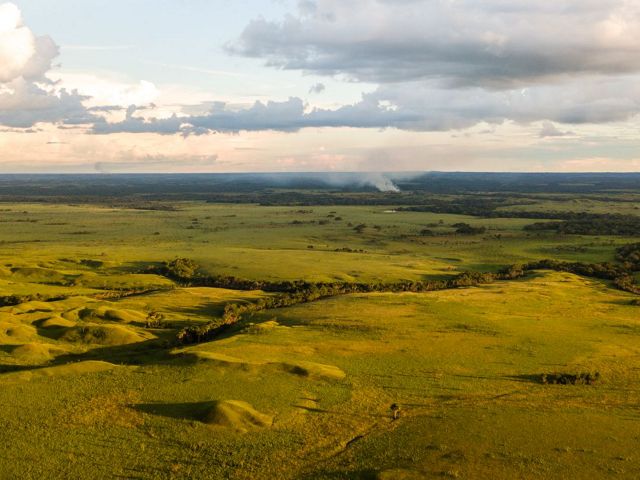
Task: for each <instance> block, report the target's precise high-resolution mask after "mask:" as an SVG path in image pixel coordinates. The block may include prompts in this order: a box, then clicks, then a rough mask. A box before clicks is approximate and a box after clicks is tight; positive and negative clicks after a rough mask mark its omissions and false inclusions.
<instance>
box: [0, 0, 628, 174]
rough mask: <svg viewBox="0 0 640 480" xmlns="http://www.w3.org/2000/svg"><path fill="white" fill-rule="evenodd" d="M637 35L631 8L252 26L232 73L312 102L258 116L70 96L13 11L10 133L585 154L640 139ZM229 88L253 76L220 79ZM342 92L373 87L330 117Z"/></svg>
mask: <svg viewBox="0 0 640 480" xmlns="http://www.w3.org/2000/svg"><path fill="white" fill-rule="evenodd" d="M267 3H268V2H267ZM638 32H640V4H639V3H638V2H634V1H631V0H557V1H554V2H530V1H525V0H485V1H480V0H393V1H392V0H353V1H350V2H344V1H339V0H301V1H298V2H297V3H296V5H295V7H292V10H291V11H290V12H289V13H287V14H285V15H283V16H282V17H281V18H269V19H268V18H265V17H262V16H259V15H256V16H254V18H251V16H249V17H247V19H246V23H245V26H244V27H243V28H242V29H240V30H239V31H238V32H237V34H236V36H235V38H230V39H228V40H227V41H226V43H225V44H224V45H218V46H217V47H219V49H221V51H222V52H224V55H226V56H227V58H228V59H229V60H228V61H229V62H230V63H233V62H234V61H236V59H237V61H239V62H254V63H255V65H258V67H256V68H260V67H259V65H263V67H261V68H263V69H264V71H265V72H274V73H273V75H275V74H276V72H282V75H290V77H286V78H291V79H298V80H297V81H300V80H299V79H308V81H307V83H305V84H304V88H303V89H302V88H301V89H300V90H301V91H303V92H304V93H302V94H297V95H293V96H292V95H285V96H284V98H283V96H282V95H281V94H279V92H278V91H277V89H272V93H271V96H270V97H267V98H265V97H264V95H263V96H262V98H260V99H256V100H253V101H247V99H242V100H240V99H238V100H235V99H233V98H232V99H229V98H224V99H216V98H215V92H210V94H209V95H207V96H206V98H204V96H203V98H202V99H201V101H198V99H197V98H196V100H195V101H194V98H188V99H187V98H186V96H185V98H184V100H183V101H181V100H180V95H176V97H177V98H172V99H171V101H170V102H169V101H165V102H162V101H160V102H157V101H156V100H155V98H156V97H157V96H159V95H161V93H162V91H161V90H162V89H161V88H157V87H156V86H155V85H154V83H151V82H149V81H147V79H144V78H137V79H134V82H135V83H137V84H138V85H140V87H136V86H135V83H134V86H133V87H126V88H125V87H123V88H124V90H123V91H126V92H125V93H123V94H122V95H113V94H112V93H113V92H109V89H110V88H112V89H115V90H117V89H118V88H120V87H117V86H115V85H114V86H113V87H109V85H107V86H106V87H104V88H103V91H105V92H106V93H111V94H110V95H107V94H105V95H102V96H101V95H100V93H101V92H99V91H97V90H96V89H95V88H94V89H93V90H92V89H91V88H89V85H88V83H87V86H86V87H85V85H84V84H82V83H80V84H79V88H72V87H75V86H76V85H70V82H69V79H70V78H71V77H70V76H67V77H66V80H67V81H66V82H65V77H64V76H62V77H61V78H57V77H56V74H57V73H56V72H57V68H56V66H55V65H54V61H55V60H56V58H57V57H58V56H59V54H60V48H59V46H58V45H57V44H56V43H55V41H54V39H52V38H50V37H49V36H48V35H42V36H37V35H35V34H34V33H33V32H32V30H31V29H30V28H29V27H28V26H25V24H24V21H23V18H22V15H21V12H20V9H19V8H18V7H17V6H16V5H14V4H12V3H5V4H0V125H1V126H3V127H5V128H6V129H7V131H10V132H11V133H12V134H17V133H30V132H35V131H38V130H47V129H51V128H55V129H58V130H60V131H64V130H73V132H74V135H83V136H87V137H92V136H118V135H120V136H121V135H123V134H138V135H144V136H146V137H148V136H149V135H159V136H162V137H172V138H175V140H174V141H175V142H179V141H184V140H181V139H184V138H188V137H192V136H194V137H208V136H211V135H212V134H216V133H218V134H233V135H237V134H241V135H242V134H243V133H247V132H249V133H250V132H256V133H259V132H284V133H287V134H295V132H301V131H302V130H305V129H327V130H331V129H344V128H349V129H360V130H364V131H368V132H369V133H368V135H371V136H373V135H378V134H380V130H387V129H394V130H400V131H404V132H414V133H415V135H419V134H422V132H453V133H454V134H455V135H459V134H460V133H464V132H465V131H467V130H469V129H473V128H481V129H483V131H487V130H488V129H489V130H490V129H492V128H497V127H500V126H504V125H515V126H519V127H518V128H522V129H527V128H529V129H530V128H536V129H537V132H538V135H537V138H538V139H539V140H541V141H542V140H549V139H556V140H559V139H560V138H564V137H570V138H575V137H576V136H577V135H579V134H577V133H576V131H575V128H574V127H579V126H584V127H585V128H589V129H590V131H591V133H590V137H591V140H590V141H593V137H594V135H593V131H594V129H595V130H597V129H598V128H599V127H598V126H602V128H603V129H608V130H606V132H607V135H609V136H610V129H611V128H618V126H619V125H622V127H620V128H622V130H624V131H625V132H626V131H628V130H630V129H634V128H636V127H637V123H638V122H637V120H638V115H639V114H640V42H638ZM199 70H200V72H199V73H202V72H203V71H204V70H203V69H199ZM193 71H194V75H195V74H196V72H198V69H195V68H194V69H193ZM212 72H213V73H212V74H214V75H215V71H213V70H212ZM287 72H290V73H287ZM208 73H210V72H208ZM229 74H231V75H234V74H237V75H243V74H244V73H242V72H238V73H234V72H231V73H228V72H221V73H220V75H229ZM265 75H268V73H265ZM293 75H296V76H295V77H294V76H293ZM74 78H78V76H77V75H76V77H74ZM254 81H255V83H256V84H258V83H259V82H260V81H261V79H260V75H256V76H255V80H254ZM71 83H72V82H71ZM85 83H86V82H85ZM94 83H95V82H94ZM156 83H158V82H157V81H156ZM341 85H345V88H347V87H349V88H352V89H353V88H354V86H356V87H357V86H358V85H361V92H362V93H361V95H360V98H359V99H354V100H353V101H350V102H349V101H348V102H344V101H335V100H333V101H332V100H331V99H330V97H331V95H332V90H333V91H338V90H340V89H341ZM173 87H174V90H178V89H177V88H175V87H176V86H175V85H174V86H173ZM127 89H128V90H127ZM143 90H144V93H145V95H143V94H142V91H143ZM185 90H188V88H187V87H185ZM138 92H140V94H139V95H136V94H137V93H138ZM159 92H160V93H159ZM149 93H151V94H152V95H151V96H150V95H149ZM201 96H202V95H201ZM114 98H115V102H116V103H114V101H113V99H114ZM336 98H339V97H336ZM149 99H152V102H150V101H149ZM137 100H139V101H141V102H143V103H138V102H137ZM558 124H560V125H558ZM611 125H614V127H611ZM509 128H511V127H509ZM604 131H605V130H603V132H604ZM0 135H2V133H0ZM595 136H597V133H596V135H595ZM421 138H424V137H421ZM573 148H576V145H574V146H573ZM129 153H130V152H129ZM129 153H128V154H127V155H129ZM191 153H192V152H185V154H189V155H191V156H193V155H192V154H191ZM342 154H343V155H346V154H345V153H344V152H343V153H342ZM140 155H141V156H142V157H144V158H151V157H153V156H154V155H157V153H149V154H147V153H145V154H142V153H140ZM215 155H218V153H215ZM116 163H117V162H116ZM155 164H156V165H157V164H158V162H155Z"/></svg>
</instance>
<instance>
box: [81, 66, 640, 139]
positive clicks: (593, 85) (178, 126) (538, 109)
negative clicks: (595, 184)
mask: <svg viewBox="0 0 640 480" xmlns="http://www.w3.org/2000/svg"><path fill="white" fill-rule="evenodd" d="M135 112H136V108H135V107H130V108H129V110H128V111H127V115H126V118H125V119H124V120H123V121H121V122H116V123H108V122H106V121H104V120H103V121H101V122H96V123H95V124H94V127H93V133H96V134H109V133H119V132H129V133H159V134H166V135H172V134H181V135H184V136H188V135H200V134H209V133H213V132H219V133H238V132H241V131H260V130H273V131H280V132H296V131H298V130H300V129H303V128H323V127H336V128H340V127H352V128H378V129H385V128H397V129H402V130H414V131H446V130H456V129H464V128H468V127H471V126H473V125H476V124H478V123H480V122H488V123H494V124H499V123H502V122H505V121H515V122H518V123H523V124H527V123H532V122H536V121H540V120H545V121H552V122H558V123H564V124H585V123H607V122H614V121H623V120H628V119H629V118H631V117H633V116H634V115H637V114H638V112H640V76H625V77H615V78H601V77H588V78H582V79H580V80H579V81H578V80H576V81H575V82H569V83H563V84H552V85H534V86H532V87H529V88H522V89H511V90H490V89H489V90H488V89H483V88H480V87H473V88H465V89H449V88H442V87H438V86H437V85H432V84H429V83H424V82H417V81H414V82H404V83H401V84H398V83H396V84H384V85H382V86H380V87H379V88H378V89H376V90H375V91H374V92H372V93H368V94H365V95H363V96H362V99H361V100H360V101H359V102H356V103H354V104H352V105H344V106H342V107H340V108H337V109H333V110H331V109H320V108H308V107H307V106H306V105H305V103H304V101H303V100H302V99H300V98H297V97H294V98H289V99H288V100H285V101H282V102H274V101H270V102H266V103H263V102H256V103H254V104H253V105H252V106H249V107H247V108H244V109H230V108H228V107H227V106H226V105H225V104H223V103H217V104H215V105H214V107H213V108H212V109H211V110H210V111H209V113H207V114H205V115H192V116H178V115H173V116H171V117H169V118H162V119H158V118H144V117H142V116H136V115H135Z"/></svg>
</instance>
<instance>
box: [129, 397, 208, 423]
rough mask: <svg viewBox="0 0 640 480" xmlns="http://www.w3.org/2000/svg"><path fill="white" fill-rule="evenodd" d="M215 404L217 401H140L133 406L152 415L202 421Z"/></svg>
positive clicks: (132, 406)
mask: <svg viewBox="0 0 640 480" xmlns="http://www.w3.org/2000/svg"><path fill="white" fill-rule="evenodd" d="M215 404H216V402H186V403H140V404H137V405H131V408H133V409H134V410H137V411H139V412H142V413H148V414H150V415H157V416H160V417H166V418H172V419H177V420H192V421H198V422H201V421H203V420H204V418H205V417H206V416H207V414H208V413H209V412H210V411H211V409H212V408H213V407H214V406H215Z"/></svg>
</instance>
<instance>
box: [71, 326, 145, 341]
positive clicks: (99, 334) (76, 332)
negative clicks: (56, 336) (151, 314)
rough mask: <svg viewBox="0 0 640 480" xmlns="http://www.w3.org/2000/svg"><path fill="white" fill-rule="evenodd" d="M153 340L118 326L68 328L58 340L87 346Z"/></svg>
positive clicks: (143, 334)
mask: <svg viewBox="0 0 640 480" xmlns="http://www.w3.org/2000/svg"><path fill="white" fill-rule="evenodd" d="M151 338H153V335H151V334H148V333H142V332H139V331H135V330H132V329H131V328H128V327H124V326H120V325H86V326H81V327H73V328H69V329H68V330H67V331H66V332H65V333H64V334H63V335H62V336H61V337H60V340H61V341H64V342H68V343H83V344H89V345H108V346H114V345H128V344H131V343H139V342H143V341H145V340H149V339H151Z"/></svg>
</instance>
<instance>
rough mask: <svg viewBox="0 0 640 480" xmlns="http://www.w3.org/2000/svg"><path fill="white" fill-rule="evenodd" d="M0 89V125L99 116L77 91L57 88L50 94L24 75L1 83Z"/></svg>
mask: <svg viewBox="0 0 640 480" xmlns="http://www.w3.org/2000/svg"><path fill="white" fill-rule="evenodd" d="M5 86H6V87H7V90H5V91H0V124H1V125H5V126H8V127H13V128H29V127H32V126H33V125H35V124H36V123H39V122H48V123H63V124H66V125H80V124H87V123H91V122H94V121H96V120H98V119H99V117H96V116H94V115H92V114H91V113H89V112H88V111H87V109H86V108H85V106H84V105H83V104H82V101H83V100H86V99H87V97H84V96H82V95H79V94H78V93H77V92H75V91H72V92H68V91H67V90H64V89H63V90H60V91H59V92H57V93H51V92H50V91H48V90H46V89H45V88H43V87H42V86H40V85H38V84H37V83H35V82H32V81H29V80H26V79H24V78H18V79H15V80H13V81H11V82H9V83H8V84H5Z"/></svg>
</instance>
